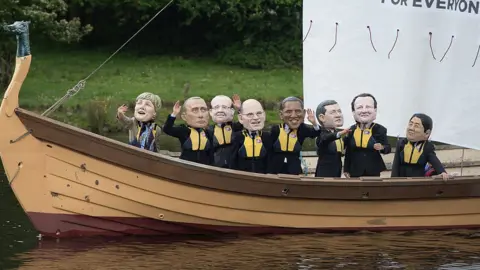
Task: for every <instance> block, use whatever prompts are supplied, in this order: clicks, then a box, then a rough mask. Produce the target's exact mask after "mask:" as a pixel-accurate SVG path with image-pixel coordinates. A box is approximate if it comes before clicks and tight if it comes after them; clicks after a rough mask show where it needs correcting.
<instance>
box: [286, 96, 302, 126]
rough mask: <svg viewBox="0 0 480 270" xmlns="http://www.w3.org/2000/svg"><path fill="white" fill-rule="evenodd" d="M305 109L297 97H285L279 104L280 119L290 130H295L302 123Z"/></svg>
mask: <svg viewBox="0 0 480 270" xmlns="http://www.w3.org/2000/svg"><path fill="white" fill-rule="evenodd" d="M304 118H305V109H304V108H303V101H302V100H301V99H299V98H297V97H287V98H285V99H284V100H283V101H282V103H281V104H280V119H282V121H283V122H284V123H285V124H287V125H288V126H289V127H290V128H291V129H297V128H298V127H299V126H300V124H302V123H303V120H304Z"/></svg>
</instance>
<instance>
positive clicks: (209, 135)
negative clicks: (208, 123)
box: [205, 129, 215, 166]
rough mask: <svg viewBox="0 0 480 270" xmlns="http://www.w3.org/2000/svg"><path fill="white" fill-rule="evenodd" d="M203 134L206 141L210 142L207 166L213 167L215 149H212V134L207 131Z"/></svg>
mask: <svg viewBox="0 0 480 270" xmlns="http://www.w3.org/2000/svg"><path fill="white" fill-rule="evenodd" d="M205 134H206V135H207V139H208V140H209V141H210V148H209V149H208V158H209V161H208V162H209V164H210V165H212V166H213V165H214V164H215V147H213V133H211V132H208V129H207V130H205Z"/></svg>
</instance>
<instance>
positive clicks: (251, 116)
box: [242, 112, 263, 119]
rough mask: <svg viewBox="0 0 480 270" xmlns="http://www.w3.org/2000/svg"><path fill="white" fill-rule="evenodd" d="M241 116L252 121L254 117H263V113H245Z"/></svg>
mask: <svg viewBox="0 0 480 270" xmlns="http://www.w3.org/2000/svg"><path fill="white" fill-rule="evenodd" d="M242 115H243V116H245V117H246V118H248V119H253V118H255V116H257V117H262V116H263V112H256V113H247V114H242Z"/></svg>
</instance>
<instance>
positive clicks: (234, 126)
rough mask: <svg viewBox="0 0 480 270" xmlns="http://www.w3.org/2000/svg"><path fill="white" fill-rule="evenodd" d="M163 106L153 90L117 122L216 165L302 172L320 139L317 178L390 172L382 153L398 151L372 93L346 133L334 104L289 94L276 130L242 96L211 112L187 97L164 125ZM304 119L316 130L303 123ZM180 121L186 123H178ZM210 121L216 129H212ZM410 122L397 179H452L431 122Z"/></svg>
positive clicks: (217, 101) (358, 103)
mask: <svg viewBox="0 0 480 270" xmlns="http://www.w3.org/2000/svg"><path fill="white" fill-rule="evenodd" d="M161 106H162V101H161V98H160V97H159V96H158V95H155V94H153V93H148V92H146V93H142V94H140V95H139V96H138V97H137V98H136V100H135V108H134V111H133V116H131V117H129V116H126V113H127V111H128V107H127V106H126V105H122V106H120V107H119V108H118V110H117V116H116V117H117V119H118V121H119V122H120V123H121V124H122V125H123V126H124V127H125V128H126V129H128V132H129V143H130V144H131V145H134V146H136V147H139V148H142V149H146V150H149V151H154V152H158V151H159V150H160V149H159V138H160V134H161V133H164V134H166V135H169V136H173V137H175V138H177V139H178V140H179V142H180V146H181V149H182V150H181V154H180V159H183V160H188V161H192V162H197V163H201V164H206V165H210V166H216V167H221V168H230V169H235V170H241V171H247V172H254V173H270V174H293V175H299V174H302V162H301V149H302V144H303V142H304V140H305V139H306V138H313V139H315V142H316V148H317V156H318V161H317V167H316V170H315V176H316V177H342V174H343V175H344V176H345V177H347V178H350V177H362V176H380V174H381V172H382V171H385V170H386V166H385V162H384V161H383V157H382V155H386V154H389V153H390V152H391V150H392V148H391V145H389V142H388V139H387V128H386V127H385V126H383V125H381V124H379V123H376V122H375V120H376V114H377V101H376V99H375V97H374V96H373V95H371V94H369V93H362V94H359V95H357V96H355V97H354V98H353V99H352V102H351V109H352V113H353V116H354V119H355V122H356V123H354V124H353V125H351V126H350V127H349V128H345V129H342V128H341V127H343V124H344V118H343V112H342V110H341V109H340V106H339V104H338V103H337V102H336V101H335V100H325V101H322V102H321V103H320V104H318V106H317V108H316V110H315V111H313V110H312V109H305V108H304V103H303V101H302V100H301V99H299V98H297V97H287V98H285V99H284V100H283V101H282V102H281V104H280V113H279V117H280V119H281V120H282V124H279V125H273V126H272V127H271V128H270V129H269V130H268V129H265V128H264V124H265V119H266V114H265V111H264V109H263V107H262V105H261V103H260V102H259V101H257V100H255V99H247V100H245V101H243V102H242V101H241V99H240V97H239V96H238V95H234V96H233V97H232V98H230V97H228V96H225V95H218V96H215V97H214V98H213V99H212V100H211V101H210V107H208V106H207V102H206V101H205V100H204V99H203V98H201V97H190V98H187V99H186V100H185V101H184V103H183V104H182V105H181V104H180V102H179V101H177V102H176V103H175V105H174V106H173V110H172V113H171V114H169V115H165V116H164V117H165V118H166V121H165V124H164V125H163V126H159V125H157V124H156V123H155V120H156V119H157V111H159V109H160V108H161ZM235 114H237V119H238V120H237V121H235V120H234V118H235V117H234V116H235ZM305 114H306V116H307V119H308V121H309V122H310V123H312V125H310V124H306V123H304V118H305ZM178 116H180V117H181V118H182V119H183V120H184V121H185V123H186V124H182V125H175V120H176V119H177V117H178ZM210 117H212V120H213V122H214V124H213V125H209V120H210ZM405 122H406V123H407V128H406V134H405V135H406V136H405V138H402V139H400V140H398V142H397V145H396V150H395V154H394V159H393V164H392V170H391V176H392V177H425V176H433V175H437V176H438V177H442V178H443V179H448V178H450V177H452V176H451V175H450V174H448V173H447V172H446V170H445V168H444V167H443V165H442V163H441V161H440V160H439V159H438V157H437V156H436V154H435V147H434V145H433V144H432V143H431V142H430V141H429V137H430V134H431V132H432V128H433V120H432V119H431V117H429V116H428V115H426V114H422V113H416V114H414V115H412V116H411V117H410V119H405ZM342 157H343V158H344V159H343V162H342Z"/></svg>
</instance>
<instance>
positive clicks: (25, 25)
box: [0, 21, 32, 117]
mask: <svg viewBox="0 0 480 270" xmlns="http://www.w3.org/2000/svg"><path fill="white" fill-rule="evenodd" d="M29 24H30V22H28V21H17V22H14V23H13V24H9V25H3V27H2V28H3V30H5V31H8V32H12V33H14V34H15V35H16V37H17V55H16V61H15V71H14V73H13V76H12V79H11V81H10V84H9V85H8V88H7V90H6V91H5V94H4V96H3V100H2V105H1V107H0V113H1V114H2V116H3V115H4V114H6V116H7V117H11V116H12V115H13V114H14V111H15V109H16V108H17V107H18V97H19V93H20V89H21V88H22V85H23V82H24V81H25V78H26V77H27V74H28V72H29V70H30V63H31V61H32V55H31V52H30V38H29Z"/></svg>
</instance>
